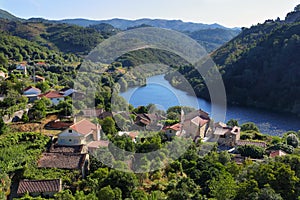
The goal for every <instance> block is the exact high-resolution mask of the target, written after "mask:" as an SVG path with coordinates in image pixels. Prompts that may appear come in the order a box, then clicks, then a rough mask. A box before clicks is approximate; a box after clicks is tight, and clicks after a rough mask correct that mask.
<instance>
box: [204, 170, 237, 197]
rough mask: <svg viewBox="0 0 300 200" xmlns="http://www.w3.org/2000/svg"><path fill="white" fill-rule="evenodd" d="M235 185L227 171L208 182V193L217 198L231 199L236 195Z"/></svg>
mask: <svg viewBox="0 0 300 200" xmlns="http://www.w3.org/2000/svg"><path fill="white" fill-rule="evenodd" d="M236 188H237V185H236V183H235V180H234V179H233V177H232V176H231V175H230V174H229V173H223V174H220V175H219V176H218V177H216V178H213V179H212V180H211V181H210V183H209V189H210V193H211V195H212V196H213V197H215V198H216V199H217V200H223V199H233V198H234V197H235V195H236Z"/></svg>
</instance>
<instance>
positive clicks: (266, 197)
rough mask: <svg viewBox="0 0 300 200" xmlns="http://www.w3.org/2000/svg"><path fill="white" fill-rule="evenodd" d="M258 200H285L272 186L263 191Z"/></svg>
mask: <svg viewBox="0 0 300 200" xmlns="http://www.w3.org/2000/svg"><path fill="white" fill-rule="evenodd" d="M257 199H258V200H283V198H282V197H281V196H280V194H276V192H275V191H274V190H273V189H272V188H271V187H270V186H268V187H265V188H263V189H261V190H260V193H259V195H258V198H257Z"/></svg>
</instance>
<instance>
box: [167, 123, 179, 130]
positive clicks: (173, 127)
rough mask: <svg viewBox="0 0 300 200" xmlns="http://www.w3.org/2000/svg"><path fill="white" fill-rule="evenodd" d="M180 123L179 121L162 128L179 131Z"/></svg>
mask: <svg viewBox="0 0 300 200" xmlns="http://www.w3.org/2000/svg"><path fill="white" fill-rule="evenodd" d="M181 126H182V125H181V124H180V123H177V124H174V125H172V126H166V127H164V128H163V130H170V129H171V130H174V131H180V130H181Z"/></svg>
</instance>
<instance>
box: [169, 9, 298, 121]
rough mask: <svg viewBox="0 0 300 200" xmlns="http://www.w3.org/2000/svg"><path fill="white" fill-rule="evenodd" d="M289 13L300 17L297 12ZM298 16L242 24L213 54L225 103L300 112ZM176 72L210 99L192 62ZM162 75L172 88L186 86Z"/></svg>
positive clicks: (174, 77) (174, 75)
mask: <svg viewBox="0 0 300 200" xmlns="http://www.w3.org/2000/svg"><path fill="white" fill-rule="evenodd" d="M295 10H297V9H295ZM288 16H289V18H292V17H293V16H299V11H295V12H292V13H290V14H289V15H288ZM297 19H298V18H296V17H295V18H293V20H289V21H278V20H276V21H272V20H267V21H266V22H265V23H263V24H258V25H256V26H252V27H251V28H243V30H242V32H241V33H240V34H239V35H238V36H237V37H235V38H234V39H232V40H231V41H230V42H228V43H227V44H225V45H223V46H222V47H221V48H219V49H218V50H216V51H215V52H213V53H212V59H213V60H214V62H215V63H216V64H217V66H218V68H219V71H220V73H221V74H222V76H223V81H224V84H225V89H226V96H227V98H228V102H229V103H231V104H239V105H244V106H253V107H257V108H265V109H269V110H275V111H279V112H289V113H294V114H297V115H300V102H299V95H298V94H299V88H300V81H299V80H300V79H299V78H298V76H299V66H300V63H299V56H300V55H299V51H298V47H299V42H300V35H299V28H300V24H299V20H297ZM178 71H179V72H180V73H181V74H183V75H184V76H185V77H186V79H187V80H188V81H189V83H190V84H191V86H192V87H193V89H194V90H195V93H196V95H198V96H200V97H203V98H205V99H207V100H210V98H209V93H208V90H207V88H206V85H205V82H204V80H203V79H202V77H201V75H200V74H199V73H198V72H197V71H196V70H195V69H194V68H193V67H192V66H184V67H179V68H178ZM166 78H167V79H168V80H169V81H170V83H171V84H172V85H173V86H175V87H177V88H179V89H184V88H183V87H184V86H181V84H180V82H179V83H178V80H180V79H179V78H178V77H176V74H172V73H170V74H169V75H167V76H166ZM176 81H177V82H176Z"/></svg>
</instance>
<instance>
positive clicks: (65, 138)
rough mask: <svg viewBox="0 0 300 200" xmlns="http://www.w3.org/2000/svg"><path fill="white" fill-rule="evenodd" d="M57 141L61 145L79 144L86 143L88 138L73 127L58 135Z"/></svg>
mask: <svg viewBox="0 0 300 200" xmlns="http://www.w3.org/2000/svg"><path fill="white" fill-rule="evenodd" d="M69 131H72V132H69ZM57 143H58V144H59V145H66V146H77V145H83V144H86V140H85V137H84V136H83V135H81V134H79V133H78V132H76V131H74V130H72V129H67V130H65V131H63V132H61V133H60V134H59V135H58V140H57Z"/></svg>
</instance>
